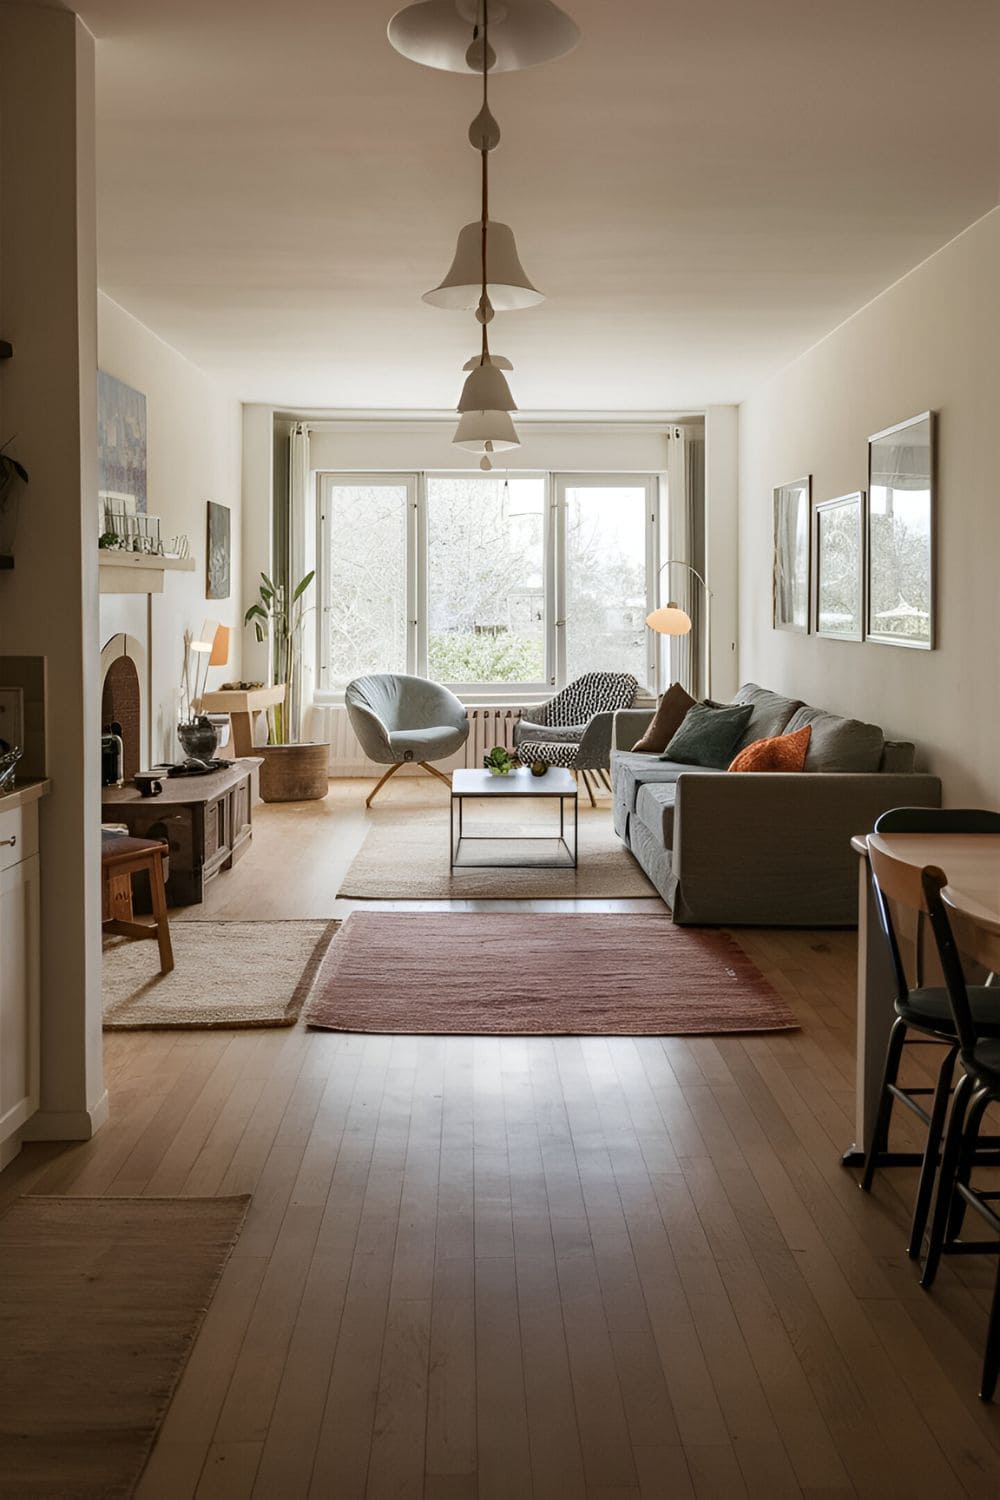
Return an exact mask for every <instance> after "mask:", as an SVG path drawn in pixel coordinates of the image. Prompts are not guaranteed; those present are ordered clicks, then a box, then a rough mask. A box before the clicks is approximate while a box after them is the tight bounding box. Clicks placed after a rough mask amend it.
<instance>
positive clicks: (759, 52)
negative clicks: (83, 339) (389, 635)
mask: <svg viewBox="0 0 1000 1500" xmlns="http://www.w3.org/2000/svg"><path fill="white" fill-rule="evenodd" d="M78 8H79V10H80V13H81V14H82V16H83V18H84V20H85V21H86V22H87V23H88V25H89V26H90V27H91V29H92V30H93V31H94V33H95V35H96V36H97V38H98V98H99V104H98V112H99V121H98V132H99V133H98V142H99V207H100V280H101V285H102V286H103V288H104V290H105V291H107V292H108V294H109V295H110V296H112V297H113V298H114V299H115V300H116V301H118V302H120V303H121V304H122V305H123V306H124V307H126V308H127V309H128V310H129V311H130V312H132V313H134V314H135V315H136V316H137V317H139V318H140V319H142V321H143V322H145V323H146V324H148V325H149V326H150V327H151V328H153V329H154V330H155V331H156V332H157V333H158V334H160V335H161V336H162V337H163V338H165V339H166V340H168V341H169V342H170V343H171V344H173V345H175V346H176V347H177V348H178V349H180V350H182V351H183V352H184V353H185V354H186V355H188V356H189V357H190V358H191V359H192V360H194V361H195V362H196V363H197V364H199V365H201V366H203V367H204V368H205V369H207V370H208V371H210V372H214V373H216V374H217V375H218V376H219V377H221V378H222V379H224V380H225V381H226V382H227V383H228V384H229V385H230V387H231V388H232V389H233V390H234V391H235V393H236V394H237V395H239V396H240V397H242V398H243V399H245V400H253V401H265V402H273V403H275V404H277V405H281V406H286V407H289V406H301V407H309V408H316V407H327V406H330V407H379V408H393V407H411V408H412V407H419V408H428V407H442V408H444V407H449V406H451V405H453V403H454V401H455V399H456V398H457V394H458V390H459V388H460V383H461V365H462V363H463V361H464V360H465V359H466V358H467V357H468V356H469V355H470V354H471V353H472V352H473V349H474V347H475V344H476V329H475V325H474V323H473V319H472V316H471V314H462V313H448V312H442V311H440V310H438V309H435V308H430V307H427V306H426V305H424V304H423V303H422V302H421V301H420V293H421V292H423V291H425V290H426V289H427V288H428V287H429V286H431V285H433V284H434V283H436V282H437V281H438V280H439V279H440V277H441V276H442V275H443V273H444V270H445V268H446V267H447V265H448V263H449V261H450V258H451V254H452V250H453V248H454V241H455V236H456V234H457V231H458V229H459V227H460V226H461V225H462V224H463V223H465V222H466V221H467V220H469V219H472V218H474V217H475V216H476V214H477V212H478V200H477V191H478V184H477V171H478V163H477V159H476V156H475V154H474V153H473V151H472V150H471V149H470V147H469V145H468V144H467V141H466V128H467V125H468V122H469V120H470V119H471V118H472V115H473V114H474V113H475V111H476V109H477V108H478V98H477V88H478V86H477V83H476V81H475V80H474V79H471V78H462V77H458V76H454V75H450V74H441V73H435V72H432V71H429V70H427V69H424V68H420V67H417V66H415V65H414V64H412V63H409V62H406V61H405V60H404V59H402V58H400V57H399V56H397V54H396V53H395V52H393V51H392V49H391V48H390V47H389V45H388V43H387V41H386V39H385V26H386V22H387V20H388V17H389V16H390V14H391V13H392V11H393V9H394V8H395V6H394V5H393V3H392V0H284V3H282V4H275V3H273V0H267V3H265V0H78ZM565 8H566V9H568V10H569V11H570V12H571V13H572V15H573V16H574V17H575V19H576V20H577V21H578V22H579V24H580V26H581V27H582V30H583V41H582V43H581V45H580V47H579V48H578V49H577V51H576V52H574V53H573V54H571V55H570V56H569V57H567V58H564V59H562V60H560V61H559V62H556V63H553V64H549V65H547V66H545V67H541V68H538V69H534V70H531V71H529V72H525V73H520V74H507V75H503V76H502V77H498V78H497V79H496V80H495V82H494V84H493V88H492V90H491V97H492V103H493V107H494V111H495V113H496V115H497V116H498V118H499V120H500V123H501V127H502V129H503V143H502V146H501V148H500V150H499V151H498V152H497V153H496V155H495V156H494V158H493V171H492V177H493V212H494V216H495V217H497V218H500V219H505V220H506V221H507V222H508V223H510V224H511V225H512V226H513V228H514V229H515V231H516V233H517V236H518V242H519V246H520V250H521V256H522V259H523V261H524V264H525V267H526V269H527V271H528V274H529V275H530V276H531V277H532V279H533V280H534V281H535V283H536V285H537V286H539V287H540V288H541V289H542V290H543V291H545V292H546V293H547V294H548V300H547V301H546V302H545V303H543V304H542V305H541V307H539V308H537V309H531V310H528V311H524V312H519V313H509V314H506V315H503V316H500V317H498V319H497V322H496V324H495V325H494V334H493V343H494V346H495V348H496V350H497V352H500V353H504V354H507V355H509V356H510V357H511V358H512V359H513V360H514V362H515V366H516V369H515V375H514V377H513V382H512V383H513V388H514V391H515V395H516V396H517V398H518V399H519V403H520V405H521V407H522V409H544V410H644V411H648V410H653V409H684V408H687V409H690V408H697V407H700V406H701V405H703V404H707V403H710V402H727V401H734V400H739V399H740V398H741V397H742V396H744V395H745V394H746V392H747V391H748V390H749V389H750V388H751V387H752V386H753V384H754V383H755V382H756V381H758V380H759V379H760V378H761V377H762V376H765V375H766V374H768V373H769V372H771V371H773V370H775V369H776V368H779V367H780V366H782V365H783V364H785V363H787V362H788V361H789V360H790V359H792V358H794V356H795V355H797V354H798V353H800V352H801V351H802V350H803V349H804V348H806V347H808V346H809V345H810V344H811V343H813V342H815V341H816V340H817V339H819V338H821V337H822V336H823V335H824V334H825V333H827V332H828V331H829V330H830V329H831V328H833V327H834V326H836V324H837V323H838V322H840V321H841V320H842V319H843V318H845V317H847V316H848V315H849V314H850V313H851V312H853V311H854V310H856V309H857V308H858V307H860V306H862V305H863V304H864V303H865V302H866V301H867V300H868V299H870V298H871V297H873V296H875V295H876V294H877V293H878V292H879V291H881V290H882V289H883V288H885V287H886V286H887V285H889V284H890V283H891V282H892V281H893V280H895V279H896V278H897V277H899V276H900V275H902V274H903V273H904V272H906V271H907V270H908V269H910V268H911V267H913V266H914V265H916V264H917V263H918V262H919V261H921V260H922V259H923V258H925V257H926V256H927V255H929V254H931V253H932V252H933V251H934V250H935V249H937V248H938V247H939V246H941V245H942V244H944V243H946V242H947V241H948V240H949V239H950V238H952V237H953V236H954V235H955V234H957V233H958V232H959V231H960V230H962V229H963V228H964V227H966V226H967V225H968V224H970V223H971V222H973V221H974V220H975V219H976V218H978V217H979V216H981V215H982V214H983V213H985V212H987V211H988V210H989V209H990V208H992V207H993V206H994V205H995V204H996V202H997V199H998V185H1000V163H998V99H1000V90H998V88H997V76H998V69H997V63H998V61H1000V48H998V45H997V42H998V38H997V23H998V16H1000V7H998V6H997V5H996V4H995V3H994V0H950V3H949V4H948V5H945V4H942V3H941V0H934V3H928V0H877V3H874V4H873V3H872V0H838V3H826V4H821V3H817V0H565Z"/></svg>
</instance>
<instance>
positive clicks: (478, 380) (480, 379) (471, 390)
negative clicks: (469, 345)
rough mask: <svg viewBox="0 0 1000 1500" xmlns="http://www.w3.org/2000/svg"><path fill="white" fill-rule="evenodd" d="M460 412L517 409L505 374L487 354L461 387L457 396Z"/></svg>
mask: <svg viewBox="0 0 1000 1500" xmlns="http://www.w3.org/2000/svg"><path fill="white" fill-rule="evenodd" d="M458 409H459V411H460V412H462V413H465V412H470V411H517V403H516V402H515V400H514V397H513V396H512V395H511V393H510V386H509V385H508V384H507V379H506V376H505V375H504V373H503V371H502V370H498V369H497V367H496V365H494V364H492V363H491V362H490V359H489V356H488V355H487V357H486V359H485V360H484V361H483V363H482V364H478V365H476V367H475V369H474V370H473V371H472V373H471V375H469V376H468V378H467V379H466V382H465V385H464V386H463V387H462V394H461V396H459V398H458Z"/></svg>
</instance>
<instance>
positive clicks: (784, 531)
mask: <svg viewBox="0 0 1000 1500" xmlns="http://www.w3.org/2000/svg"><path fill="white" fill-rule="evenodd" d="M811 506H812V476H811V475H807V477H806V478H805V479H795V480H793V481H792V483H791V484H781V485H779V486H778V488H777V489H776V490H775V491H774V581H773V610H772V623H773V625H774V628H775V630H797V631H798V632H799V633H800V634H802V635H805V634H807V633H808V631H809V595H810V583H811V572H810V542H811V536H812V527H811V517H810V514H809V513H810V509H811Z"/></svg>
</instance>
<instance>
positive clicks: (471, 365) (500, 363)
mask: <svg viewBox="0 0 1000 1500" xmlns="http://www.w3.org/2000/svg"><path fill="white" fill-rule="evenodd" d="M490 359H491V360H492V361H493V363H494V364H495V365H496V367H497V369H498V370H513V368H514V366H513V365H512V364H511V362H510V360H509V359H508V358H507V356H506V355H505V354H491V355H490ZM482 362H483V356H482V355H481V354H474V355H473V356H472V358H471V359H467V360H466V361H465V364H464V365H463V366H462V369H463V370H474V369H475V368H476V366H477V365H481V364H482Z"/></svg>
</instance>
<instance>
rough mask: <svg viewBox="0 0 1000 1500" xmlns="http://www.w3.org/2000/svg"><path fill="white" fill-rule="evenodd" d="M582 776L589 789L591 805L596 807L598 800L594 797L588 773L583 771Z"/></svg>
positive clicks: (588, 794)
mask: <svg viewBox="0 0 1000 1500" xmlns="http://www.w3.org/2000/svg"><path fill="white" fill-rule="evenodd" d="M580 775H581V776H582V777H583V784H584V786H585V787H586V788H587V796H588V797H589V798H590V805H591V807H596V806H597V799H596V798H595V796H594V788H593V787H592V786H591V784H590V777H589V776H588V775H587V773H586V771H581V772H580Z"/></svg>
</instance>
